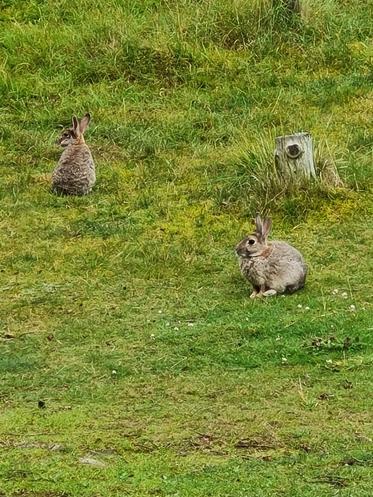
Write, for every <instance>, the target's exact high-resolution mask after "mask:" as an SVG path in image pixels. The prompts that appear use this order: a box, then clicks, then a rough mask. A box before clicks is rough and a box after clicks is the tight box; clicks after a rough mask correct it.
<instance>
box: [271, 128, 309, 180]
mask: <svg viewBox="0 0 373 497" xmlns="http://www.w3.org/2000/svg"><path fill="white" fill-rule="evenodd" d="M275 164H276V168H277V171H278V172H279V174H280V176H282V177H283V178H284V179H285V180H286V181H287V182H294V183H299V182H302V181H304V180H310V179H311V178H315V177H316V172H315V166H314V161H313V147H312V137H311V135H310V134H309V133H297V134H295V135H287V136H278V137H277V138H276V150H275Z"/></svg>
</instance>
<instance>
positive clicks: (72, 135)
mask: <svg viewBox="0 0 373 497" xmlns="http://www.w3.org/2000/svg"><path fill="white" fill-rule="evenodd" d="M90 119H91V116H90V114H88V113H87V114H85V116H84V117H83V118H82V119H81V120H79V119H78V118H77V117H76V116H73V118H72V127H71V128H69V129H66V130H64V131H63V132H62V134H61V136H60V138H59V139H58V140H57V143H58V144H59V145H61V147H63V148H64V151H63V152H62V155H61V157H60V160H59V162H58V165H57V167H56V168H55V170H54V171H53V174H52V189H53V191H55V192H56V193H60V194H65V195H86V194H87V193H89V192H90V191H91V190H92V187H93V185H94V184H95V182H96V171H95V164H94V162H93V158H92V154H91V151H90V150H89V148H88V145H87V144H86V143H85V141H84V132H85V130H86V129H87V127H88V124H89V121H90Z"/></svg>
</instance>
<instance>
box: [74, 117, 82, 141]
mask: <svg viewBox="0 0 373 497" xmlns="http://www.w3.org/2000/svg"><path fill="white" fill-rule="evenodd" d="M72 123H73V131H74V134H75V136H76V138H78V136H80V129H79V120H78V118H77V117H76V116H73V118H72Z"/></svg>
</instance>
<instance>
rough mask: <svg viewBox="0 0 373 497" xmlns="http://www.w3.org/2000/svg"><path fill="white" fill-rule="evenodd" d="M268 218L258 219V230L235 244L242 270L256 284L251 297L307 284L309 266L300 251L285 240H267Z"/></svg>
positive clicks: (276, 292)
mask: <svg viewBox="0 0 373 497" xmlns="http://www.w3.org/2000/svg"><path fill="white" fill-rule="evenodd" d="M271 226H272V221H271V219H269V218H265V219H264V220H262V219H261V218H260V216H256V218H255V232H254V233H252V234H251V235H248V236H247V237H246V238H244V239H243V240H242V241H241V242H240V243H239V244H238V245H237V247H236V253H237V255H238V257H239V264H240V270H241V273H242V274H243V276H245V277H246V278H247V279H248V280H249V281H250V283H251V284H252V285H253V292H252V294H251V295H250V297H251V298H255V297H261V296H264V297H269V296H271V295H276V294H280V293H285V292H287V293H292V292H295V291H296V290H299V289H300V288H303V287H304V284H305V281H306V276H307V265H306V263H305V261H304V259H303V256H302V254H301V253H300V252H298V250H297V249H296V248H294V247H292V246H291V245H289V244H288V243H286V242H282V241H272V242H268V241H267V238H268V234H269V232H270V229H271Z"/></svg>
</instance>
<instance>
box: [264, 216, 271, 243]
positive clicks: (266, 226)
mask: <svg viewBox="0 0 373 497" xmlns="http://www.w3.org/2000/svg"><path fill="white" fill-rule="evenodd" d="M271 228H272V219H271V218H269V217H266V218H265V219H264V221H263V223H262V237H263V239H264V240H266V239H267V237H268V235H269V232H270V231H271Z"/></svg>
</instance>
